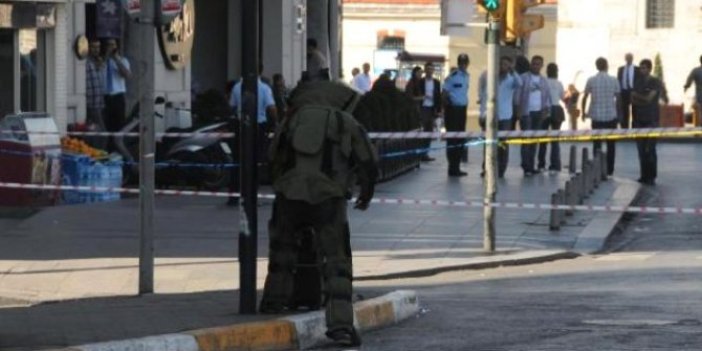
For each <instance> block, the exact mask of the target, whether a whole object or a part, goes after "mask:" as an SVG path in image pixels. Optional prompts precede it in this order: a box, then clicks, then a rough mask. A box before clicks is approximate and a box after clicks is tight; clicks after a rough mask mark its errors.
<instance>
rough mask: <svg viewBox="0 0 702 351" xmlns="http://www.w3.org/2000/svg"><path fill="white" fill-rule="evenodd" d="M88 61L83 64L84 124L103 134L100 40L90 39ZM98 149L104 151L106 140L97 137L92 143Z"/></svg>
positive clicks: (103, 65)
mask: <svg viewBox="0 0 702 351" xmlns="http://www.w3.org/2000/svg"><path fill="white" fill-rule="evenodd" d="M88 45H89V46H88V60H87V61H86V64H85V102H86V104H85V105H86V106H85V107H86V122H87V123H88V125H92V126H95V130H97V131H99V132H104V131H106V130H107V127H106V126H105V116H104V113H105V79H104V78H105V61H104V60H103V58H102V56H100V40H98V39H92V40H90V43H89V44H88ZM92 144H93V146H94V147H96V148H98V149H105V148H106V146H107V139H105V138H104V137H97V138H95V139H94V141H93V142H92Z"/></svg>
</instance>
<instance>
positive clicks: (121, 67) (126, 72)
mask: <svg viewBox="0 0 702 351" xmlns="http://www.w3.org/2000/svg"><path fill="white" fill-rule="evenodd" d="M113 58H114V60H113V61H115V64H117V70H118V71H119V75H120V76H122V78H124V79H129V78H131V77H132V71H131V69H130V66H129V61H128V60H127V59H126V58H124V57H122V56H120V55H119V53H117V52H115V55H114V56H113Z"/></svg>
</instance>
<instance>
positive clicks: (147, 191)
mask: <svg viewBox="0 0 702 351" xmlns="http://www.w3.org/2000/svg"><path fill="white" fill-rule="evenodd" d="M159 3H160V1H159V0H144V1H142V8H141V14H140V16H139V26H138V28H139V35H138V38H137V40H138V41H139V53H138V58H137V60H136V62H138V63H139V64H138V65H137V67H136V69H137V71H138V72H137V74H138V76H137V79H138V80H139V84H138V86H139V87H140V88H141V94H140V95H139V237H140V243H139V295H143V294H151V293H153V292H154V157H155V148H156V146H155V142H154V139H155V135H154V49H155V44H154V40H155V38H154V36H155V26H156V25H158V23H157V22H158V21H156V13H157V12H156V11H157V9H158V6H159Z"/></svg>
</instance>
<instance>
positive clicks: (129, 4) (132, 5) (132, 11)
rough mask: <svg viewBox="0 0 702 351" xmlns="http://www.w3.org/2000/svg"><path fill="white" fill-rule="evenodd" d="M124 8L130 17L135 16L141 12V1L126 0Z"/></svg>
mask: <svg viewBox="0 0 702 351" xmlns="http://www.w3.org/2000/svg"><path fill="white" fill-rule="evenodd" d="M124 8H125V10H127V13H128V14H129V15H130V16H132V17H134V16H137V15H138V14H139V13H140V12H141V0H126V1H125V3H124Z"/></svg>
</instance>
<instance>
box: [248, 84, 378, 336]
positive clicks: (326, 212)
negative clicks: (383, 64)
mask: <svg viewBox="0 0 702 351" xmlns="http://www.w3.org/2000/svg"><path fill="white" fill-rule="evenodd" d="M359 98H360V95H359V94H358V93H357V92H356V91H355V90H354V89H352V88H350V87H348V86H345V85H343V84H340V83H335V82H326V81H316V82H303V83H301V84H300V85H299V86H298V87H297V88H296V89H295V90H293V92H292V93H291V96H290V109H291V112H290V113H289V115H288V117H286V118H285V119H284V120H283V122H282V123H281V124H280V125H279V127H278V129H277V130H276V133H275V138H274V140H273V143H272V144H271V147H270V149H269V157H270V159H271V172H272V179H273V189H274V190H275V194H276V199H275V202H274V205H273V214H272V217H271V220H270V222H269V235H270V254H269V255H270V258H269V260H270V261H269V265H268V276H267V277H266V282H265V286H264V289H263V298H262V300H261V306H260V310H261V312H263V313H280V312H282V311H284V310H286V309H291V308H295V307H296V306H297V302H296V301H294V295H295V291H294V289H295V279H296V270H297V267H296V266H297V265H298V262H299V257H298V253H299V250H300V249H301V244H300V243H301V242H303V241H304V238H300V235H301V234H303V233H305V232H309V231H310V230H311V231H312V232H313V235H312V236H313V239H312V240H311V241H312V242H313V243H314V246H315V248H316V251H317V264H319V265H320V268H321V271H322V275H323V282H324V283H323V289H322V290H323V292H324V297H325V299H324V300H325V303H326V306H325V307H326V321H327V336H328V337H329V338H330V339H332V340H335V341H336V342H338V343H341V344H345V345H360V343H361V340H360V337H359V336H358V333H357V331H356V329H355V328H354V325H353V307H352V304H351V297H352V283H351V281H352V278H353V272H352V263H351V243H350V232H349V225H348V218H347V215H346V206H347V201H348V199H350V198H351V195H352V191H351V189H352V187H353V186H354V185H355V184H356V177H358V183H360V188H361V191H360V194H359V196H358V199H357V200H356V205H355V208H356V209H360V210H366V209H367V208H368V206H369V204H370V201H371V199H372V198H373V192H374V186H375V181H376V178H377V174H378V169H377V157H376V154H375V151H374V149H373V147H372V146H371V143H370V140H369V139H368V136H367V134H366V132H365V130H364V129H363V128H362V127H361V126H360V125H359V124H358V123H357V122H356V121H355V120H354V118H353V117H352V115H351V114H350V113H351V112H352V111H353V109H354V107H355V106H356V103H357V102H358V100H359ZM308 289H309V288H308ZM310 293H311V294H314V293H315V292H314V291H311V292H310ZM316 293H317V294H319V292H316Z"/></svg>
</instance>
